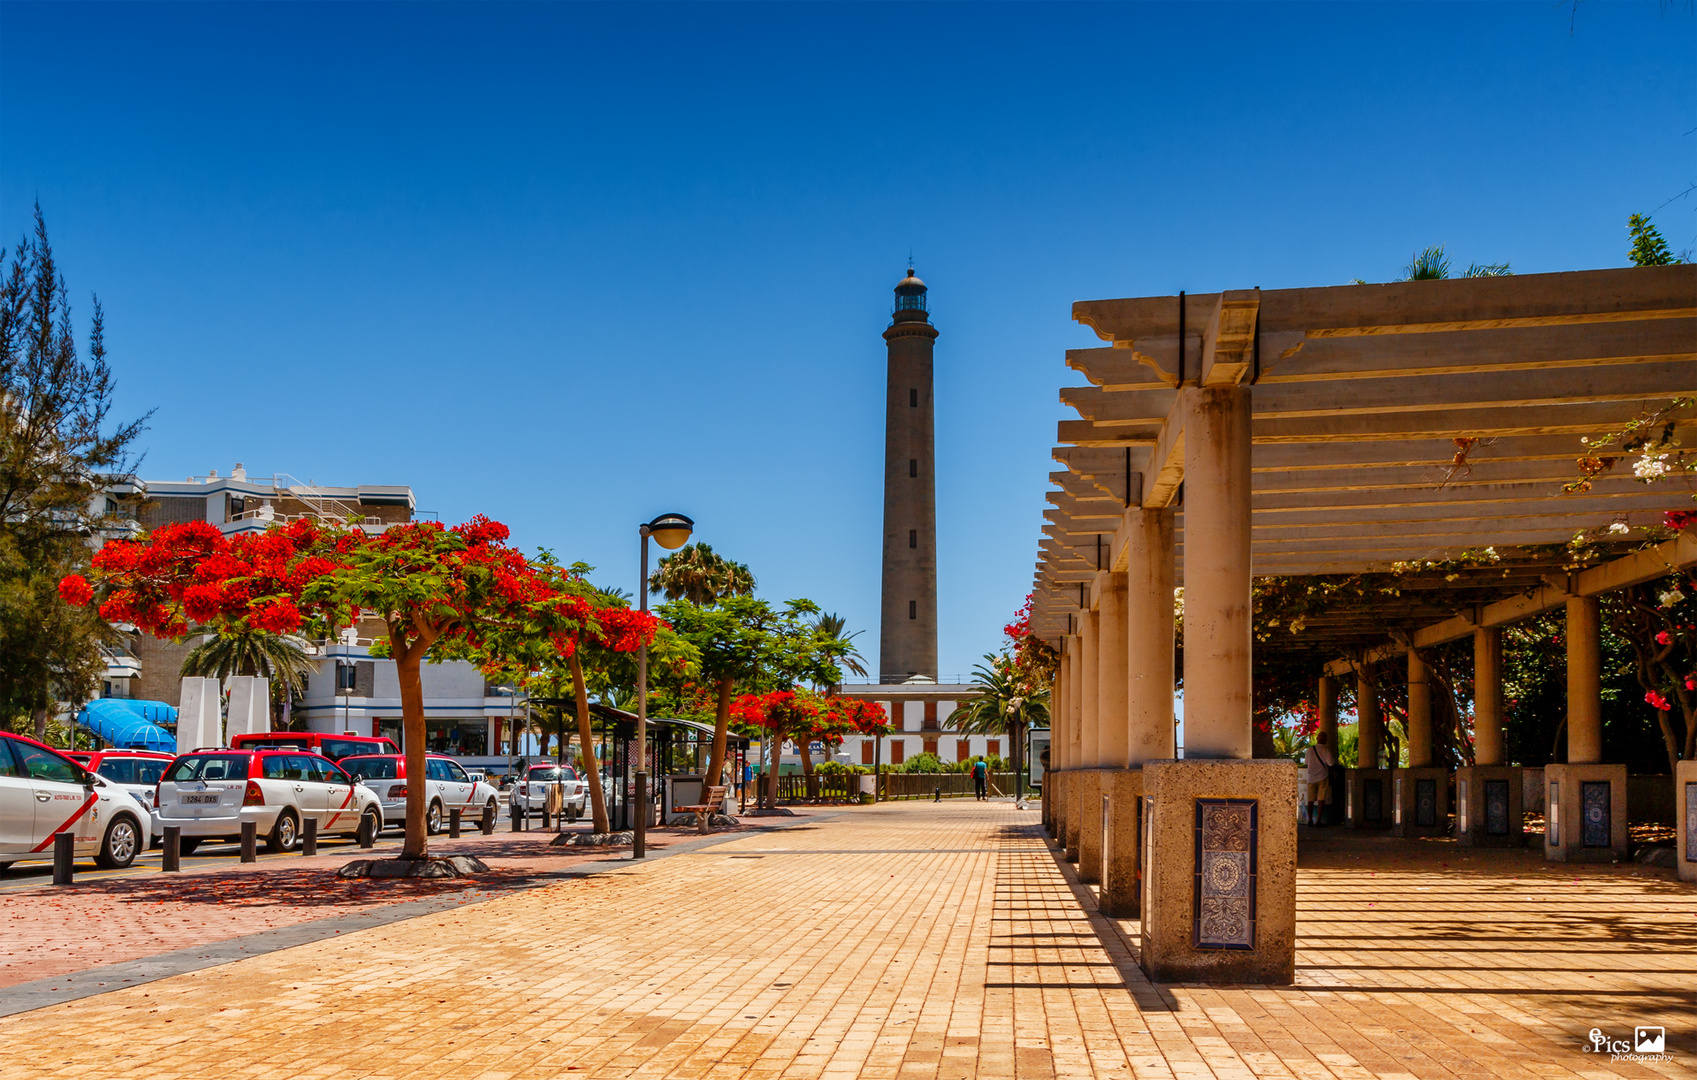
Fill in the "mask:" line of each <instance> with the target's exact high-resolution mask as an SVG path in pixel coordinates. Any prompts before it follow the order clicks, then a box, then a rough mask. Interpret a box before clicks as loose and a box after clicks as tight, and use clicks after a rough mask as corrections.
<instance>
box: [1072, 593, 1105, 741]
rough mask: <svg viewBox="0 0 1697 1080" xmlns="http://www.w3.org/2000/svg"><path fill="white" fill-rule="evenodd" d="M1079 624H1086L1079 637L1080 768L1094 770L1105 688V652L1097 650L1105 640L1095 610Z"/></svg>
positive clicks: (1080, 619)
mask: <svg viewBox="0 0 1697 1080" xmlns="http://www.w3.org/2000/svg"><path fill="white" fill-rule="evenodd" d="M1079 621H1080V622H1081V623H1083V624H1084V625H1083V631H1084V632H1083V633H1081V634H1080V635H1079V636H1078V638H1079V644H1080V646H1081V647H1080V648H1079V650H1078V656H1079V661H1078V674H1079V679H1078V696H1079V704H1080V706H1081V708H1080V709H1079V730H1078V740H1077V744H1076V745H1077V746H1078V766H1077V767H1078V768H1080V769H1093V768H1095V767H1096V765H1097V754H1098V753H1099V748H1098V746H1097V734H1096V728H1097V719H1098V717H1099V715H1100V713H1099V711H1098V702H1097V697H1098V691H1099V690H1100V688H1101V676H1100V674H1099V672H1098V668H1099V666H1100V664H1101V650H1100V649H1099V648H1098V647H1097V646H1098V643H1099V642H1100V640H1101V632H1100V625H1101V616H1100V615H1099V614H1098V613H1097V612H1095V611H1086V612H1082V613H1080V615H1079Z"/></svg>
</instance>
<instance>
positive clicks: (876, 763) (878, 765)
mask: <svg viewBox="0 0 1697 1080" xmlns="http://www.w3.org/2000/svg"><path fill="white" fill-rule="evenodd" d="M872 744H873V751H872V801H873V802H882V801H883V799H884V736H883V735H882V734H878V735H874V736H872Z"/></svg>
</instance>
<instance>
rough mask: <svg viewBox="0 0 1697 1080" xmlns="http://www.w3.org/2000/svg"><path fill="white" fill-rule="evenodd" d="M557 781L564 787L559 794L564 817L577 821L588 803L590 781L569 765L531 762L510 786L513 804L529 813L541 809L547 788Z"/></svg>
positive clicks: (538, 811)
mask: <svg viewBox="0 0 1697 1080" xmlns="http://www.w3.org/2000/svg"><path fill="white" fill-rule="evenodd" d="M555 785H559V786H560V787H561V788H562V789H563V790H562V791H561V793H560V794H561V795H562V796H563V797H564V800H565V801H564V802H563V803H562V804H561V805H562V807H563V808H564V810H565V814H566V820H567V821H576V820H577V819H578V818H580V817H582V816H583V814H584V810H585V808H586V807H587V806H588V804H589V781H588V780H585V779H584V778H583V777H581V776H579V775H578V772H577V770H576V769H574V768H572V767H571V766H570V765H566V766H563V767H562V766H559V765H532V766H531V767H530V768H529V769H528V770H526V771H525V774H524V776H523V778H522V779H520V780H519V782H518V783H516V784H514V785H513V789H512V791H511V792H509V793H508V797H509V798H510V799H511V800H512V804H513V805H514V806H516V807H518V808H519V810H520V811H521V812H522V813H523V814H524V815H525V816H526V817H529V816H530V815H531V814H540V813H542V809H543V807H545V806H547V805H548V789H549V788H551V787H554V786H555Z"/></svg>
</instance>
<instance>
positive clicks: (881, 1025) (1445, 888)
mask: <svg viewBox="0 0 1697 1080" xmlns="http://www.w3.org/2000/svg"><path fill="white" fill-rule="evenodd" d="M1035 816H1036V815H1035V812H1034V811H1032V812H1027V813H1026V814H1024V815H1023V816H1022V815H1018V814H1017V813H1016V812H1015V811H1014V810H1012V808H1011V806H1010V805H1009V804H1008V803H1006V802H1002V803H990V804H983V803H966V804H962V803H944V804H940V805H939V804H927V803H918V804H897V805H887V806H880V807H873V808H860V809H854V810H848V811H844V812H841V813H837V814H832V815H821V816H820V817H818V818H816V819H814V820H810V821H803V822H800V823H797V824H796V825H794V826H793V827H791V828H788V829H785V830H783V831H780V832H767V833H750V834H747V835H744V836H739V837H736V838H734V839H731V840H729V841H727V842H724V843H721V844H718V845H716V846H713V847H710V848H703V849H699V850H694V851H683V852H680V853H678V854H675V855H673V856H672V857H670V858H666V859H662V860H659V861H656V862H653V863H649V864H646V865H635V864H628V865H626V866H623V867H620V868H617V869H615V870H611V871H609V872H607V873H603V874H600V875H597V876H594V877H587V878H581V879H575V880H568V881H562V882H559V883H558V884H552V885H547V886H543V887H539V888H532V889H527V890H525V891H519V892H512V893H509V894H506V895H501V896H497V897H496V898H494V899H491V900H488V901H486V902H483V903H479V904H475V905H471V906H465V907H459V908H456V909H453V910H451V911H446V912H442V913H438V914H432V915H425V916H420V917H418V918H414V919H410V920H407V921H404V922H397V923H392V924H390V925H387V926H382V927H378V928H374V929H370V930H364V931H360V932H359V933H355V934H349V935H346V936H342V937H338V938H335V939H331V940H325V941H320V942H318V943H315V944H311V945H303V946H299V947H297V948H292V949H286V950H283V951H279V952H275V953H271V954H269V955H265V956H261V957H256V958H253V959H248V960H241V961H239V962H236V963H231V964H226V965H223V966H221V967H216V968H209V969H205V970H201V971H197V972H194V973H191V974H186V975H180V976H176V977H173V978H170V979H165V980H162V981H159V982H154V983H150V984H147V985H145V986H140V987H134V988H129V989H122V990H116V991H113V992H111V993H106V994H101V995H99V996H97V997H92V998H87V999H84V1000H81V1001H76V1002H72V1003H70V1004H66V1005H58V1006H54V1007H52V1008H46V1009H39V1010H36V1011H34V1012H29V1013H23V1014H19V1015H16V1016H12V1017H9V1018H6V1019H3V1020H0V1047H4V1051H3V1052H0V1076H8V1077H9V1076H12V1075H26V1073H24V1072H20V1071H19V1070H20V1068H23V1066H19V1065H17V1064H8V1062H11V1063H17V1062H27V1063H28V1064H27V1070H28V1071H27V1075H30V1076H44V1077H45V1076H76V1077H89V1076H102V1077H104V1076H123V1077H131V1076H133V1077H178V1076H183V1075H189V1074H193V1075H202V1074H212V1075H218V1076H221V1077H223V1076H232V1077H233V1076H267V1077H268V1076H303V1077H315V1076H326V1077H330V1076H334V1077H372V1078H389V1077H394V1078H400V1077H407V1078H409V1080H410V1078H423V1077H435V1076H453V1077H458V1078H465V1080H477V1078H491V1080H492V1078H507V1077H521V1076H522V1077H556V1076H598V1077H661V1076H667V1077H687V1078H721V1077H722V1078H731V1077H737V1078H764V1077H778V1076H784V1077H819V1078H825V1077H830V1078H836V1077H843V1078H847V1077H870V1078H879V1080H884V1078H887V1080H908V1078H945V1077H949V1078H952V1077H961V1078H965V1077H979V1076H982V1077H1128V1078H1129V1077H1186V1078H1188V1077H1220V1078H1238V1077H1251V1076H1254V1077H1287V1078H1304V1080H1306V1078H1310V1077H1313V1078H1320V1077H1335V1078H1340V1080H1343V1078H1349V1080H1356V1078H1367V1077H1378V1078H1421V1080H1424V1078H1428V1077H1434V1078H1435V1077H1456V1078H1469V1080H1471V1078H1475V1077H1525V1078H1529V1080H1531V1078H1537V1080H1542V1078H1548V1077H1579V1076H1584V1077H1603V1076H1628V1077H1632V1076H1637V1077H1653V1076H1668V1077H1672V1076H1691V1075H1694V1073H1697V1070H1694V1068H1693V1066H1694V1065H1697V1042H1694V1040H1693V1038H1692V1035H1693V1028H1694V1027H1697V991H1694V989H1693V988H1694V987H1697V979H1694V978H1693V976H1694V975H1697V890H1693V889H1691V888H1690V887H1689V886H1685V885H1680V884H1678V883H1674V882H1669V881H1666V880H1663V879H1661V878H1659V877H1655V876H1646V875H1638V876H1634V875H1632V874H1631V873H1630V872H1624V873H1623V872H1621V871H1619V870H1615V869H1612V868H1583V867H1581V868H1573V867H1559V868H1553V867H1548V866H1546V865H1543V864H1541V863H1540V862H1536V861H1534V860H1532V859H1530V858H1525V857H1522V853H1508V854H1507V855H1506V856H1504V857H1503V860H1502V862H1501V863H1500V864H1499V863H1498V862H1495V861H1493V858H1492V857H1491V856H1489V855H1474V856H1472V857H1471V858H1465V857H1460V856H1457V855H1456V854H1455V852H1456V849H1455V848H1454V847H1453V845H1442V846H1440V845H1427V846H1425V847H1421V846H1417V845H1416V844H1401V843H1400V842H1387V841H1375V840H1357V839H1353V838H1352V839H1342V838H1339V839H1334V838H1331V837H1325V838H1323V839H1320V840H1316V841H1314V842H1313V843H1311V844H1310V845H1309V848H1310V850H1311V851H1312V854H1311V855H1310V854H1309V853H1306V852H1305V854H1304V856H1303V858H1302V863H1303V866H1302V869H1301V871H1300V873H1299V881H1298V890H1299V891H1298V904H1299V905H1300V910H1299V914H1298V930H1299V942H1298V948H1299V952H1298V960H1297V964H1298V981H1297V985H1295V986H1292V987H1256V986H1245V987H1201V986H1188V985H1176V986H1172V985H1168V986H1153V985H1151V984H1150V983H1148V982H1147V980H1145V979H1143V977H1142V976H1141V974H1140V973H1139V972H1138V970H1137V968H1136V966H1135V962H1134V954H1133V951H1132V949H1131V947H1130V945H1129V944H1128V942H1129V941H1130V940H1131V938H1130V937H1128V936H1127V935H1128V934H1129V933H1130V932H1131V931H1133V930H1135V924H1131V923H1116V922H1111V921H1109V920H1105V919H1103V918H1101V917H1100V916H1098V915H1096V914H1095V913H1094V910H1093V905H1091V903H1090V901H1089V894H1088V890H1087V889H1086V888H1085V887H1083V886H1080V885H1078V884H1077V882H1076V880H1075V879H1074V878H1072V877H1071V876H1070V875H1069V874H1067V873H1066V872H1065V871H1064V870H1063V868H1062V866H1061V865H1060V864H1058V863H1057V862H1056V860H1055V859H1054V857H1053V855H1052V853H1051V850H1050V848H1049V846H1048V845H1047V844H1046V842H1045V841H1044V840H1043V839H1042V838H1041V833H1040V831H1039V830H1038V828H1037V827H1036V825H1035ZM1446 862H1448V863H1450V865H1449V866H1444V865H1443V864H1444V863H1446ZM1464 862H1465V865H1463V863H1464ZM1638 1024H1660V1025H1663V1026H1666V1027H1667V1028H1668V1029H1669V1032H1668V1035H1669V1038H1668V1049H1669V1051H1670V1054H1669V1060H1666V1061H1662V1062H1648V1063H1638V1062H1627V1061H1622V1062H1618V1063H1611V1062H1610V1061H1609V1059H1608V1058H1607V1057H1599V1056H1597V1055H1592V1054H1586V1053H1583V1052H1582V1051H1581V1046H1582V1043H1583V1040H1584V1037H1585V1034H1586V1033H1587V1032H1588V1031H1589V1030H1590V1029H1591V1028H1593V1027H1601V1028H1603V1029H1604V1030H1605V1032H1607V1033H1609V1034H1611V1035H1612V1036H1613V1037H1616V1038H1620V1037H1630V1035H1631V1031H1632V1028H1633V1026H1634V1025H1638Z"/></svg>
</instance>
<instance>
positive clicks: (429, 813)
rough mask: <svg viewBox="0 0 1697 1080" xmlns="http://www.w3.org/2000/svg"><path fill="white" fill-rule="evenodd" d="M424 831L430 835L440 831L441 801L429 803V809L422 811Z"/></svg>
mask: <svg viewBox="0 0 1697 1080" xmlns="http://www.w3.org/2000/svg"><path fill="white" fill-rule="evenodd" d="M424 831H425V832H426V833H427V834H428V835H430V836H435V835H436V834H437V833H439V832H441V831H442V804H441V803H439V802H433V803H431V804H430V809H428V810H426V811H425V812H424Z"/></svg>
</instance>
